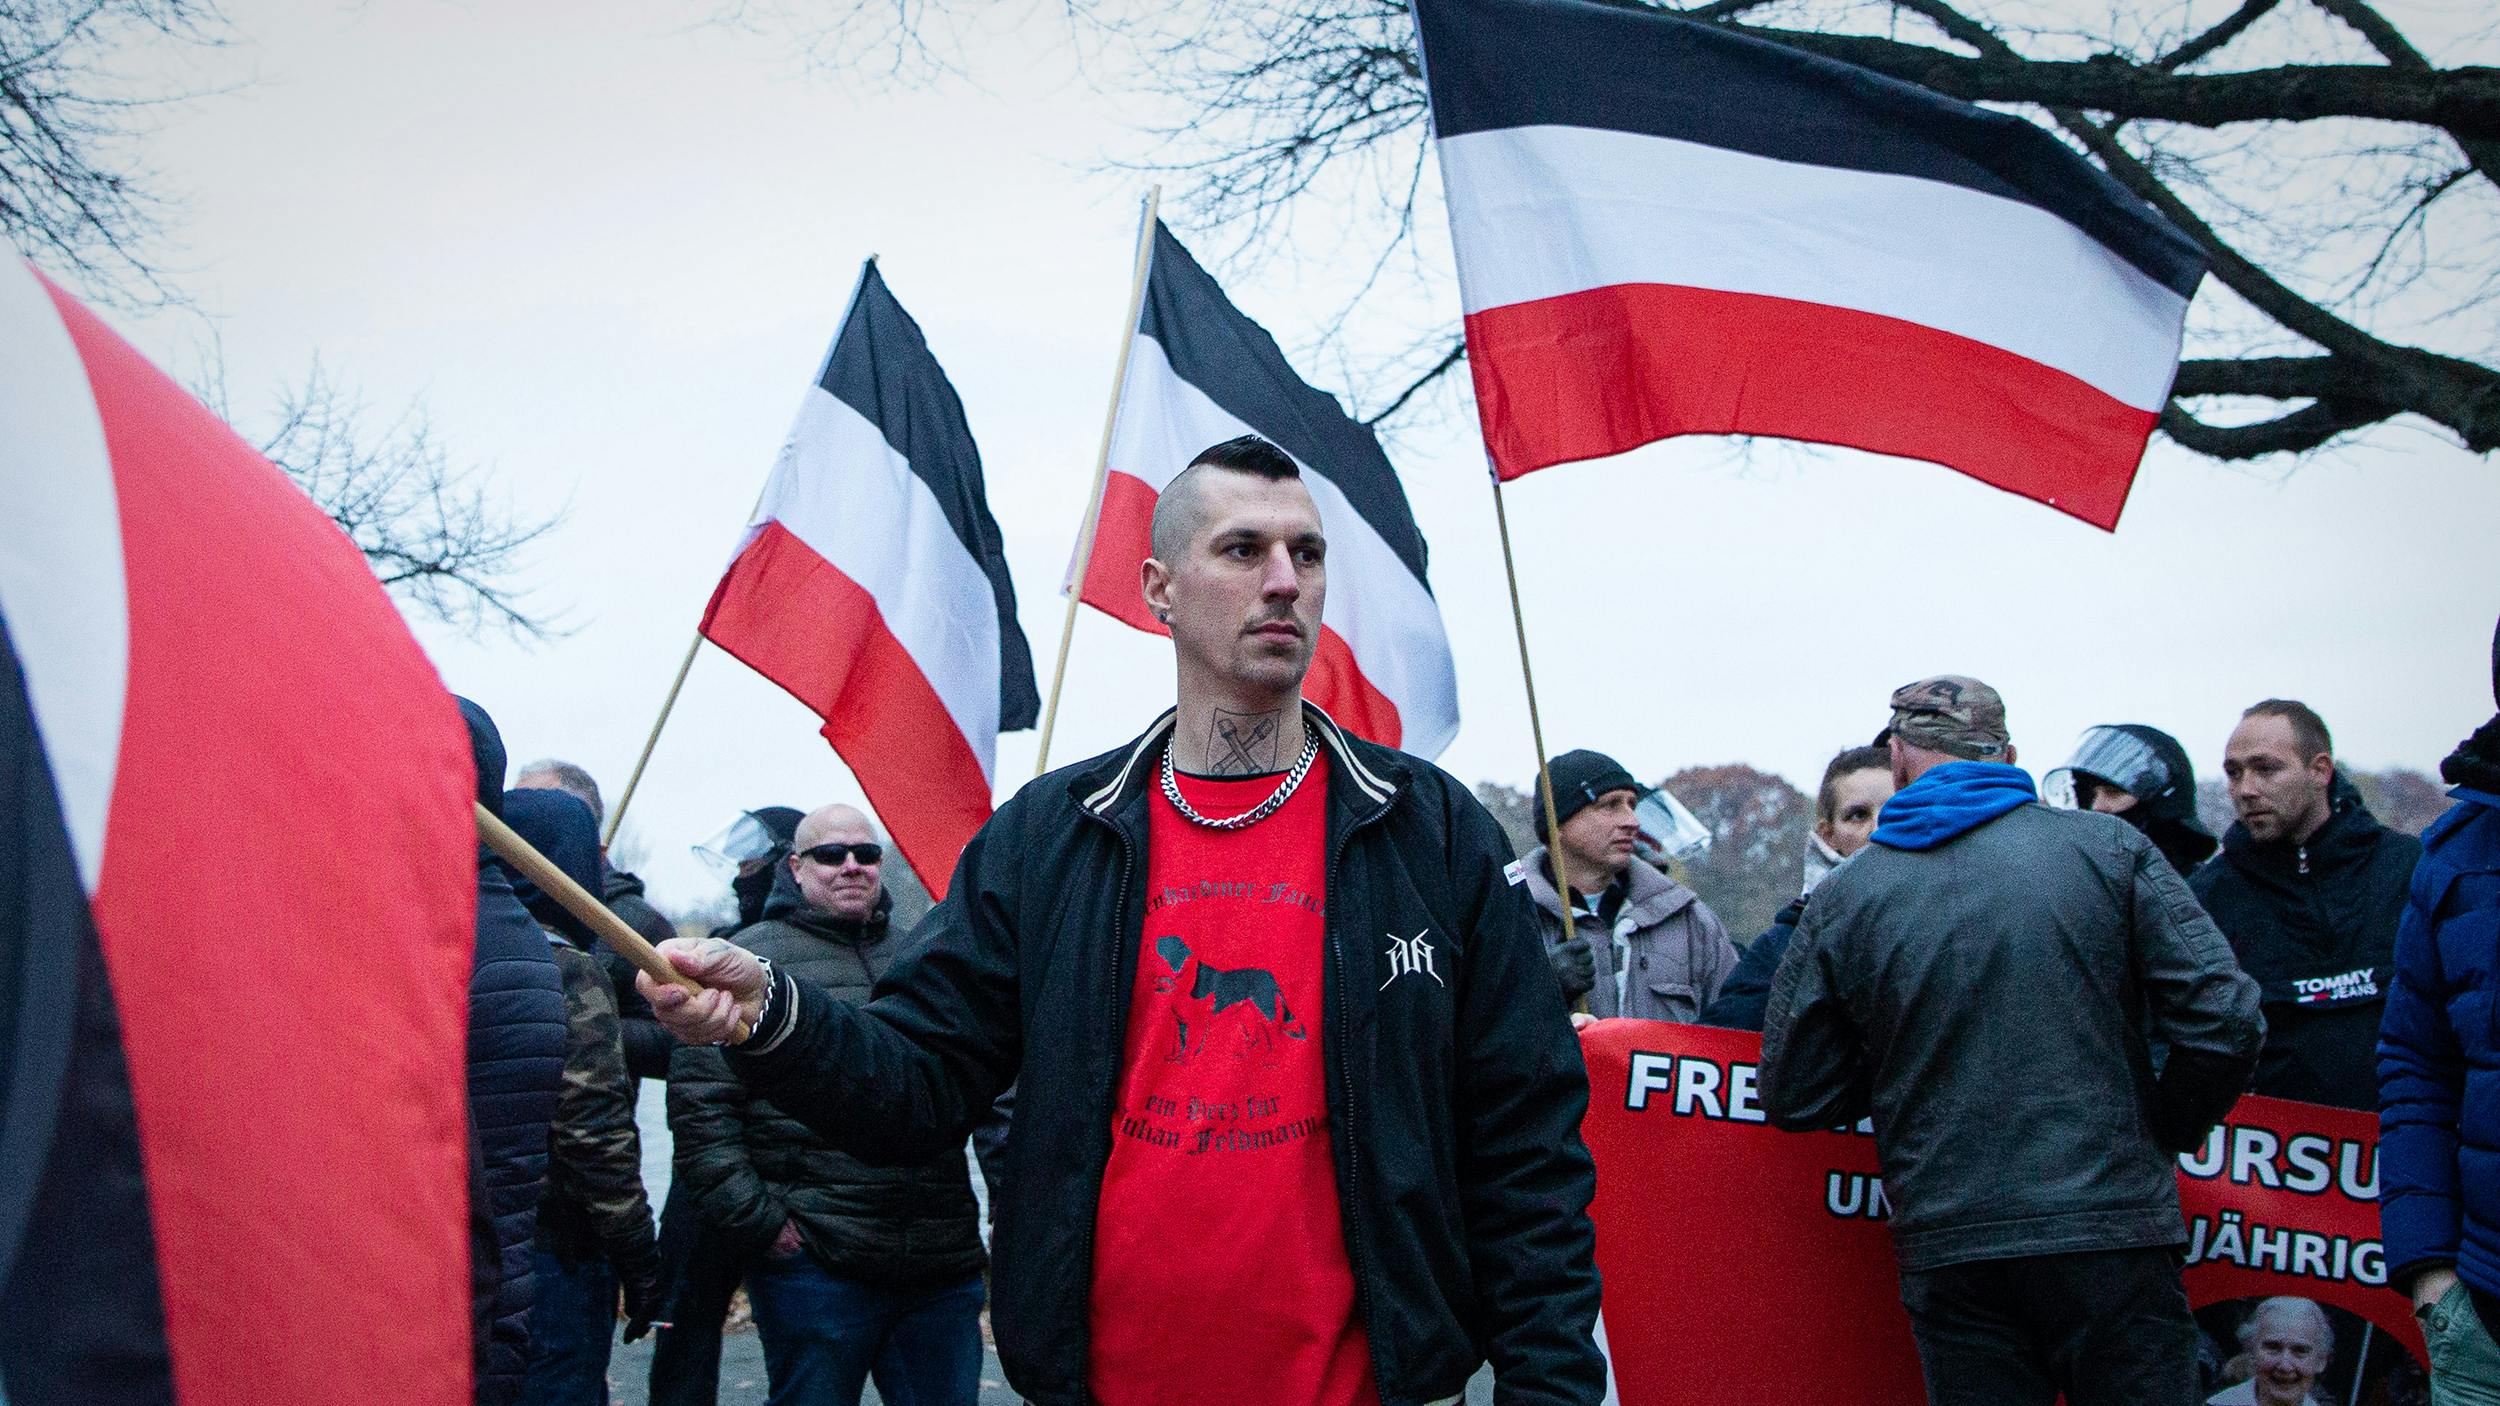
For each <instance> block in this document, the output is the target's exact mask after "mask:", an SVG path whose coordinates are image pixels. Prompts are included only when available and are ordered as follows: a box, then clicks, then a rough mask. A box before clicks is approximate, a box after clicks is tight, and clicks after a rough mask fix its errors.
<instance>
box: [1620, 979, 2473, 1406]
mask: <svg viewBox="0 0 2500 1406" xmlns="http://www.w3.org/2000/svg"><path fill="white" fill-rule="evenodd" d="M1581 1052H1582V1054H1583V1055H1584V1056H1585V1058H1586V1060H1587V1063H1588V1071H1589V1094H1590V1097H1589V1113H1588V1118H1587V1121H1586V1122H1585V1123H1584V1124H1583V1125H1582V1134H1583V1136H1584V1137H1585V1138H1586V1139H1587V1141H1588V1146H1589V1152H1590V1154H1591V1155H1592V1156H1593V1157H1594V1158H1595V1159H1596V1161H1597V1199H1596V1200H1595V1201H1594V1202H1593V1203H1592V1204H1591V1205H1590V1207H1589V1215H1590V1218H1591V1219H1592V1220H1594V1221H1595V1222H1596V1225H1597V1266H1598V1272H1599V1274H1600V1276H1601V1277H1602V1278H1603V1280H1604V1283H1605V1303H1604V1306H1603V1309H1602V1313H1603V1315H1604V1328H1605V1341H1606V1349H1607V1354H1608V1360H1609V1364H1610V1367H1611V1370H1612V1372H1613V1375H1614V1383H1615V1389H1616V1399H1617V1400H1619V1401H1620V1402H1621V1403H1622V1406H1686V1404H1687V1403H1689V1406H1705V1403H1711V1404H1713V1406H1715V1403H1719V1402H1725V1401H1819V1400H1827V1399H1830V1397H1829V1395H1828V1391H1827V1387H1828V1384H1829V1383H1830V1382H1831V1381H1832V1380H1834V1379H1835V1378H1836V1377H1837V1378H1839V1379H1843V1380H1846V1381H1848V1382H1849V1383H1850V1391H1849V1399H1850V1400H1851V1401H1853V1402H1857V1403H1862V1406H1917V1403H1920V1402H1922V1401H1924V1400H1925V1399H1926V1391H1925V1388H1924V1385H1923V1383H1922V1381H1921V1378H1920V1374H1919V1366H1918V1355H1917V1351H1916V1348H1915V1346H1914V1344H1913V1342H1912V1339H1911V1336H1910V1323H1909V1317H1908V1315H1907V1314H1906V1313H1905V1312H1904V1311H1903V1310H1902V1307H1901V1293H1900V1283H1899V1270H1898V1268H1897V1265H1896V1262H1895V1260H1894V1258H1893V1253H1892V1236H1891V1232H1890V1228H1889V1226H1888V1224H1887V1222H1888V1220H1889V1219H1890V1216H1891V1214H1892V1207H1891V1205H1890V1203H1889V1202H1887V1201H1886V1200H1885V1197H1884V1186H1883V1180H1882V1177H1881V1175H1880V1174H1879V1172H1878V1169H1877V1163H1876V1154H1875V1138H1874V1130H1873V1127H1872V1125H1871V1123H1860V1124H1859V1125H1858V1126H1857V1127H1855V1128H1852V1129H1845V1130H1840V1131H1834V1132H1828V1133H1804V1134H1792V1133H1782V1132H1779V1131H1777V1130H1776V1129H1774V1128H1772V1127H1771V1126H1770V1125H1769V1123H1768V1121H1767V1120H1766V1119H1765V1116H1764V1114H1763V1110H1762V1105H1761V1101H1760V1097H1759V1094H1758V1091H1757V1088H1756V1082H1755V1080H1756V1066H1757V1064H1758V1062H1759V1060H1760V1056H1761V1037H1760V1036H1759V1035H1755V1034H1752V1033H1749V1032H1745V1031H1736V1030H1716V1029H1710V1028H1707V1027H1702V1026H1690V1025H1669V1024H1665V1023H1662V1022H1656V1021H1630V1020H1610V1021H1601V1022H1599V1023H1597V1024H1595V1025H1593V1026H1590V1027H1589V1028H1588V1029H1587V1030H1586V1031H1585V1032H1583V1034H1582V1036H1581ZM2179 1200H2180V1205H2181V1208H2182V1211H2183V1213H2184V1216H2185V1222H2184V1225H2183V1227H2182V1240H2183V1244H2182V1250H2183V1252H2184V1255H2183V1258H2184V1262H2185V1265H2186V1270H2185V1273H2184V1275H2183V1278H2184V1281H2185V1284H2186V1288H2187V1293H2188V1302H2189V1303H2190V1304H2191V1305H2193V1306H2194V1308H2195V1311H2196V1318H2197V1323H2198V1326H2199V1328H2200V1329H2201V1331H2202V1332H2203V1334H2204V1343H2203V1351H2201V1352H2200V1353H2199V1373H2200V1379H2199V1382H2198V1395H2197V1397H2196V1399H2197V1400H2199V1401H2207V1402H2213V1403H2223V1404H2224V1406H2239V1404H2240V1403H2249V1406H2263V1404H2265V1403H2275V1404H2276V1406H2294V1403H2310V1402H2325V1401H2335V1402H2345V1401H2385V1402H2390V1403H2396V1402H2419V1401H2424V1400H2427V1396H2426V1393H2425V1389H2424V1386H2423V1383H2424V1380H2425V1379H2424V1376H2423V1372H2422V1367H2421V1362H2422V1352H2423V1344H2422V1337H2421V1331H2420V1328H2419V1325H2417V1324H2415V1322H2414V1321H2413V1318H2412V1316H2411V1314H2409V1313H2408V1312H2406V1308H2407V1305H2406V1304H2405V1302H2404V1299H2403V1297H2402V1296H2401V1295H2398V1294H2396V1293H2394V1292H2393V1291H2391V1290H2390V1289H2388V1288H2387V1287H2386V1285H2387V1265H2386V1259H2385V1255H2384V1253H2383V1251H2382V1250H2381V1248H2380V1245H2379V1239H2378V1234H2379V1228H2378V1120H2377V1119H2376V1118H2375V1117H2373V1116H2371V1115H2370V1114H2366V1113H2358V1112H2353V1111H2350V1110H2346V1109H2338V1108H2321V1107H2318V1106H2316V1105H2313V1104H2305V1103H2293V1102H2290V1101H2288V1100H2283V1099H2269V1098H2257V1097H2253V1096H2252V1097H2249V1098H2244V1099H2242V1100H2241V1101H2240V1103H2239V1105H2238V1107H2236V1108H2234V1109H2233V1110H2232V1112H2231V1116H2230V1118H2229V1119H2228V1120H2227V1121H2226V1122H2225V1123H2224V1124H2223V1125H2222V1126H2221V1127H2219V1128H2216V1129H2215V1130H2214V1131H2213V1133H2212V1135H2211V1136H2209V1137H2208V1138H2207V1139H2206V1140H2205V1143H2204V1144H2203V1145H2202V1146H2201V1147H2199V1148H2198V1149H2197V1150H2196V1151H2194V1152H2192V1153H2190V1154H2188V1155H2186V1156H2184V1157H2181V1158H2180V1159H2179ZM1667 1206H1671V1207H1673V1210H1674V1215H1673V1218H1672V1221H1670V1220H1669V1219H1667V1218H1665V1217H1663V1216H1662V1214H1661V1209H1660V1208H1661V1207H1667ZM1774 1303H1775V1304H1778V1305H1780V1311H1779V1312H1777V1313H1763V1312H1729V1311H1727V1309H1728V1306H1730V1305H1746V1304H1774ZM1698 1316H1706V1317H1707V1320H1708V1321H1709V1322H1710V1324H1711V1332H1710V1333H1709V1334H1708V1335H1706V1336H1696V1335H1695V1334H1693V1333H1692V1332H1691V1331H1690V1327H1691V1324H1692V1323H1693V1322H1695V1321H1696V1319H1697V1317H1698Z"/></svg>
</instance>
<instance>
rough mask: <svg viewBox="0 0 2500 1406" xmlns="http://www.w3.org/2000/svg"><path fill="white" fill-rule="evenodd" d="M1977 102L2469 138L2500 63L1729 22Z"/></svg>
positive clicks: (2491, 130) (2488, 111) (2486, 109)
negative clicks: (2025, 47)
mask: <svg viewBox="0 0 2500 1406" xmlns="http://www.w3.org/2000/svg"><path fill="white" fill-rule="evenodd" d="M1724 27H1725V28H1729V29H1737V30H1742V31H1743V32H1745V33H1747V34H1751V35H1754V36H1756V37H1759V38H1763V39H1769V40H1773V41H1775V42H1778V43H1781V44H1786V45H1788V46H1789V47H1791V48H1795V49H1803V50H1805V51H1806V52H1808V53H1815V54H1821V55H1823V56H1825V57H1827V58H1835V59H1840V60H1842V61H1844V62H1848V63H1854V64H1857V65H1859V66H1860V67H1864V68H1871V69H1874V70H1875V71H1876V72H1878V73H1882V74H1885V75H1887V76H1889V77H1893V78H1898V79H1901V80H1903V81H1904V82H1909V83H1916V84H1918V85H1920V86H1922V87H1927V88H1933V89H1935V90H1936V91H1937V92H1940V93H1944V94H1946V95H1948V96H1950V97H1956V98H1961V99H1963V100H1965V101H1967V102H2006V103H2036V104H2038V105H2040V106H2042V107H2072V108H2083V109H2086V110H2088V111H2092V112H2106V113H2108V114H2110V115H2112V116H2113V117H2119V118H2127V119H2133V118H2156V119H2159V120H2162V121H2165V122H2183V123H2186V124H2188V125H2190V126H2194V127H2221V126H2227V125H2229V124H2231V123H2235V122H2300V121H2307V120H2311V119H2314V118H2321V117H2360V118H2374V119H2377V120H2379V121H2385V122H2409V123H2414V124H2417V125H2420V126H2426V127H2437V128H2441V129H2442V130H2445V131H2447V132H2449V133H2450V134H2452V135H2454V136H2455V137H2457V139H2458V140H2460V141H2492V140H2500V68H2487V67H2467V68H2449V69H2435V68H2428V67H2424V68H2419V69H2414V68H2396V67H2392V66H2389V65H2382V64H2285V65H2281V66H2278V67H2275V68H2259V69H2245V70H2239V71H2235V72H2229V73H2174V72H2170V71H2167V70H2164V69H2162V68H2159V67H2155V66H2146V65H2141V64H2134V63H2129V62H2127V61H2126V60H2124V59H2119V58H2115V57H2109V56H2103V57H2100V58H2093V59H2085V60H2080V61H2055V60H2048V59H2031V58H2024V57H2022V56H2020V55H2019V54H2013V53H2010V52H2009V53H2008V54H2006V55H2005V56H2002V57H1991V56H1979V57H1972V56H1970V55H1965V54H1956V53H1951V52H1948V51H1946V50H1943V49H1937V48H1931V47H1929V46H1927V45H1924V44H1905V43H1903V42H1901V41H1899V40H1896V39H1882V38H1877V37H1875V36H1872V35H1860V34H1818V33H1814V32H1811V31H1808V30H1798V29H1772V28H1768V27H1764V26H1758V25H1741V24H1740V25H1727V26H1724Z"/></svg>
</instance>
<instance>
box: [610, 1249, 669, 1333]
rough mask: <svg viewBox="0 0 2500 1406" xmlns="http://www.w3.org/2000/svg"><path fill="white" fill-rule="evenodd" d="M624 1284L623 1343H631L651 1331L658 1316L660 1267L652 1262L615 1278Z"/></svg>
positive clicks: (659, 1307)
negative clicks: (653, 1321) (652, 1324)
mask: <svg viewBox="0 0 2500 1406" xmlns="http://www.w3.org/2000/svg"><path fill="white" fill-rule="evenodd" d="M617 1277H618V1278H620V1279H622V1280H624V1283H625V1341H627V1342H632V1341H634V1340H635V1339H637V1338H640V1337H641V1336H642V1335H643V1334H645V1333H648V1332H650V1331H651V1323H652V1320H654V1319H656V1318H658V1317H659V1316H660V1311H661V1309H662V1308H663V1307H664V1305H663V1304H662V1303H661V1302H660V1266H659V1263H658V1262H657V1261H656V1260H654V1261H653V1262H651V1263H649V1264H642V1265H636V1266H634V1267H633V1268H632V1269H630V1270H628V1271H626V1272H625V1273H623V1274H620V1275H619V1276H617Z"/></svg>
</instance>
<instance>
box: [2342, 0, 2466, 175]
mask: <svg viewBox="0 0 2500 1406" xmlns="http://www.w3.org/2000/svg"><path fill="white" fill-rule="evenodd" d="M2317 6H2318V8H2319V9H2321V10H2324V11H2325V12H2326V13H2328V14H2330V15H2333V16H2334V17H2335V18H2337V19H2339V20H2342V21H2343V22H2344V24H2345V25H2346V26H2347V27H2349V28H2350V29H2351V30H2352V31H2353V32H2354V33H2356V34H2358V35H2360V36H2361V37H2362V38H2363V39H2364V40H2366V41H2368V43H2369V45H2370V47H2371V48H2373V49H2376V50H2378V53H2379V57H2380V58H2383V59H2385V60H2387V63H2388V66H2389V67H2391V68H2395V69H2401V70H2404V71H2406V72H2409V73H2419V72H2422V71H2425V70H2427V69H2429V68H2430V66H2431V61H2430V60H2429V59H2427V58H2425V57H2423V54H2422V51H2421V50H2419V49H2417V48H2415V47H2413V41H2411V40H2409V39H2407V38H2405V37H2404V35H2403V34H2402V33H2401V32H2399V31H2398V30H2397V28H2396V26H2394V25H2392V24H2389V23H2388V22H2387V17H2386V16H2385V15H2382V14H2380V13H2379V12H2378V11H2376V10H2374V9H2372V8H2370V5H2369V4H2368V0H2317ZM2449 132H2450V135H2452V136H2454V137H2455V138H2456V139H2457V145H2459V146H2461V147H2463V148H2465V159H2466V160H2468V161H2471V162H2473V163H2474V169H2476V170H2478V171H2480V172H2482V173H2483V179H2485V180H2487V181H2490V182H2492V183H2493V184H2495V185H2500V140H2494V139H2493V138H2492V136H2491V135H2490V134H2488V133H2483V134H2475V133H2469V132H2460V131H2457V130H2456V129H2454V128H2450V129H2449Z"/></svg>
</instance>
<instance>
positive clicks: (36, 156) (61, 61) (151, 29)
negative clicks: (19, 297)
mask: <svg viewBox="0 0 2500 1406" xmlns="http://www.w3.org/2000/svg"><path fill="white" fill-rule="evenodd" d="M215 23H216V12H215V7H214V4H213V0H0V235H5V236H6V237H7V239H8V240H9V241H10V242H12V243H14V244H16V245H17V246H18V247H19V248H20V249H21V250H23V251H24V252H25V253H26V254H27V255H29V256H30V257H32V258H34V259H35V260H36V261H37V262H39V263H43V264H46V265H48V266H50V267H51V268H53V269H54V270H55V271H57V272H61V273H66V274H69V275H72V276H74V277H76V278H77V279H78V280H79V281H80V283H81V284H82V285H83V291H85V292H86V293H87V294H88V295H89V296H91V297H97V298H103V299H106V300H109V301H116V302H121V303H125V304H163V303H170V302H174V301H178V299H177V298H176V295H175V294H174V293H173V292H172V291H171V290H170V289H169V288H168V287H167V285H166V284H165V283H164V281H163V280H162V278H161V277H160V276H159V273H158V270H157V267H156V264H155V261H154V257H153V254H152V252H151V246H152V245H153V243H154V241H155V239H156V237H157V235H158V233H159V221H160V217H161V210H162V207H161V205H160V204H159V202H158V200H157V198H156V197H155V196H154V195H152V194H151V193H150V191H149V188H148V187H149V181H148V179H147V176H146V173H145V172H143V171H141V170H139V169H138V168H137V167H135V166H134V165H133V164H132V162H131V160H130V158H129V156H128V154H127V152H126V150H125V148H126V147H127V146H128V145H129V143H130V141H131V139H132V138H133V137H134V135H135V131H134V122H135V121H136V118H137V115H138V114H139V113H140V112H141V111H142V110H144V109H146V108H148V107H149V106H151V105H152V104H150V103H148V102H144V101H138V100H132V99H126V98H114V97H107V96H104V94H105V93H106V92H108V91H109V90H110V88H111V84H110V82H109V81H108V79H107V76H106V75H105V74H104V73H103V71H102V65H103V63H104V61H105V60H106V58H107V57H108V56H109V55H111V54H113V53H115V52H117V51H118V50H119V49H120V48H121V47H123V46H124V45H125V44H127V43H130V42H132V41H135V40H140V39H146V38H163V37H172V38H177V39H181V40H184V41H186V42H192V43H209V42H214V39H213V35H212V29H213V26H214V25H215Z"/></svg>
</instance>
